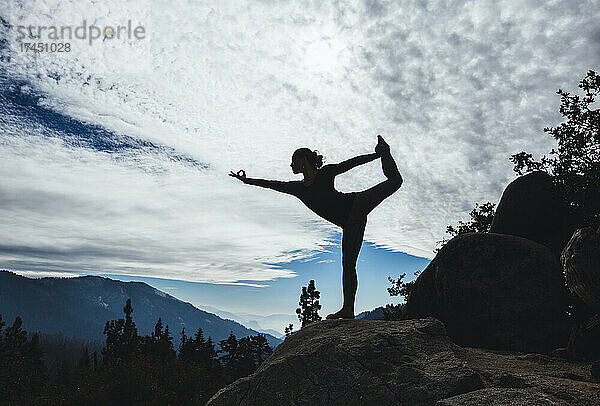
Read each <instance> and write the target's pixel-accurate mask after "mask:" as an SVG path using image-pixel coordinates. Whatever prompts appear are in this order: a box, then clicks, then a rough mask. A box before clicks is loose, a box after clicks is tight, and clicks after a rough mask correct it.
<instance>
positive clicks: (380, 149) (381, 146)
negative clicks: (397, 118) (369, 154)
mask: <svg viewBox="0 0 600 406" xmlns="http://www.w3.org/2000/svg"><path fill="white" fill-rule="evenodd" d="M375 153H376V154H377V155H378V156H382V155H384V154H389V153H390V146H389V145H388V143H387V142H385V141H384V139H383V137H382V136H381V135H377V145H375Z"/></svg>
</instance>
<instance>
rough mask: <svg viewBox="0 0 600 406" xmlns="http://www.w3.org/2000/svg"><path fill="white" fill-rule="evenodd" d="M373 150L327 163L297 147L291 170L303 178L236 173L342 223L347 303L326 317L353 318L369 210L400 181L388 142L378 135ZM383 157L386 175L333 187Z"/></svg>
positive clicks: (233, 174) (313, 152)
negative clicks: (356, 186) (358, 186)
mask: <svg viewBox="0 0 600 406" xmlns="http://www.w3.org/2000/svg"><path fill="white" fill-rule="evenodd" d="M377 140H378V141H377V145H376V146H375V153H373V154H365V155H359V156H357V157H354V158H350V159H348V160H346V161H344V162H340V163H339V164H329V165H325V166H322V165H323V156H322V155H318V154H317V152H316V151H311V150H310V149H308V148H300V149H297V150H296V151H295V152H294V154H293V155H292V164H291V167H292V171H293V172H294V173H302V174H303V175H304V180H301V181H299V180H298V181H287V182H283V181H278V180H265V179H253V178H247V177H246V173H245V172H244V171H243V170H240V171H238V172H237V173H234V172H233V171H232V172H231V173H230V174H229V176H233V177H234V178H237V179H239V180H241V181H242V182H244V183H247V184H249V185H255V186H261V187H265V188H269V189H273V190H276V191H278V192H283V193H287V194H290V195H294V196H296V197H297V198H299V199H300V200H301V201H302V202H303V203H304V204H305V205H306V206H307V207H308V208H309V209H311V210H312V211H314V212H315V213H316V214H318V215H319V216H321V217H323V218H324V219H325V220H328V221H330V222H332V223H333V224H336V225H338V226H340V227H341V228H342V231H343V233H342V266H343V271H342V287H343V292H344V304H343V306H342V308H341V310H339V311H338V312H336V313H333V314H330V315H328V316H327V318H328V319H353V318H354V299H355V297H356V288H357V286H358V278H357V276H356V261H357V259H358V253H359V252H360V248H361V245H362V240H363V234H364V231H365V226H366V224H367V215H368V214H369V213H370V212H371V211H372V210H373V209H374V208H375V207H377V205H379V203H381V202H382V201H383V200H384V199H385V198H386V197H388V196H390V195H391V194H392V193H394V192H395V191H396V190H398V188H400V186H401V185H402V176H401V175H400V172H399V171H398V167H397V166H396V162H394V158H392V154H391V153H390V146H389V145H388V144H387V143H386V142H385V141H384V140H383V138H382V137H381V135H378V136H377ZM378 158H381V167H382V169H383V174H384V175H385V176H386V177H387V180H385V181H383V182H381V183H379V184H378V185H375V186H373V187H372V188H370V189H367V190H364V191H362V192H352V193H342V192H338V191H337V190H335V187H334V184H333V181H334V178H335V177H336V176H337V175H339V174H340V173H344V172H346V171H348V170H350V169H352V168H354V167H355V166H358V165H362V164H366V163H367V162H371V161H373V160H375V159H378Z"/></svg>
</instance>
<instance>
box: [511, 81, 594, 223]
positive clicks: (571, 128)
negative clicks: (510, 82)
mask: <svg viewBox="0 0 600 406" xmlns="http://www.w3.org/2000/svg"><path fill="white" fill-rule="evenodd" d="M579 88H580V89H582V90H583V91H584V93H585V96H583V97H580V96H578V95H571V94H569V93H568V92H565V91H564V90H562V89H558V91H557V92H556V93H557V94H558V95H560V101H561V105H560V113H561V114H562V115H563V117H564V118H565V119H566V120H565V121H564V122H563V123H561V124H559V125H558V126H557V127H546V128H544V131H545V132H546V133H548V134H550V135H551V136H552V137H554V139H555V140H556V141H557V148H556V149H552V150H551V151H550V153H549V154H548V155H547V156H546V155H544V156H542V158H541V159H540V160H539V161H535V160H534V159H533V155H532V154H529V153H527V152H524V151H522V152H520V153H518V154H514V155H512V156H511V158H510V159H511V161H512V162H513V163H514V164H515V166H514V170H515V172H517V173H518V174H519V175H522V174H523V173H527V172H532V171H538V170H542V171H546V172H548V173H549V174H550V175H551V176H552V178H553V180H554V183H555V184H556V185H557V186H558V188H559V190H560V191H561V193H562V195H563V198H564V199H565V201H566V202H567V203H568V205H569V207H571V209H572V210H573V212H574V214H576V215H577V217H579V218H580V223H581V224H580V226H584V225H585V226H592V227H594V228H596V227H598V226H599V225H600V198H599V197H598V196H599V193H598V190H600V109H592V108H591V107H592V105H593V103H594V102H595V99H596V97H598V95H599V94H600V75H598V74H597V73H596V72H594V71H592V70H590V71H589V72H588V73H587V75H586V76H585V78H583V79H582V80H581V82H580V83H579Z"/></svg>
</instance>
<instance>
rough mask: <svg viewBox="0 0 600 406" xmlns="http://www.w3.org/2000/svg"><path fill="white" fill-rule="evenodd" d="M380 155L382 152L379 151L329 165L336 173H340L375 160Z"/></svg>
mask: <svg viewBox="0 0 600 406" xmlns="http://www.w3.org/2000/svg"><path fill="white" fill-rule="evenodd" d="M379 157H380V154H378V153H372V154H365V155H359V156H355V157H354V158H350V159H347V160H345V161H343V162H340V163H339V164H331V165H327V166H329V167H331V170H332V171H333V173H334V174H335V175H339V174H340V173H344V172H347V171H349V170H350V169H352V168H354V167H356V166H358V165H363V164H366V163H368V162H371V161H374V160H376V159H377V158H379Z"/></svg>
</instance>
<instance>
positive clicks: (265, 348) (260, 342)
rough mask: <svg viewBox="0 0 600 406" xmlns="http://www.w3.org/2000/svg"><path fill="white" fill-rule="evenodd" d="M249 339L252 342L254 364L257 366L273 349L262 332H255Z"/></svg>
mask: <svg viewBox="0 0 600 406" xmlns="http://www.w3.org/2000/svg"><path fill="white" fill-rule="evenodd" d="M251 339H252V342H253V350H254V361H255V366H256V367H257V368H258V367H259V366H260V364H262V363H263V362H264V360H266V359H267V358H268V357H269V355H271V354H272V353H273V349H272V348H271V347H270V346H269V342H268V341H267V337H266V336H265V335H264V334H257V335H255V336H252V337H251Z"/></svg>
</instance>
